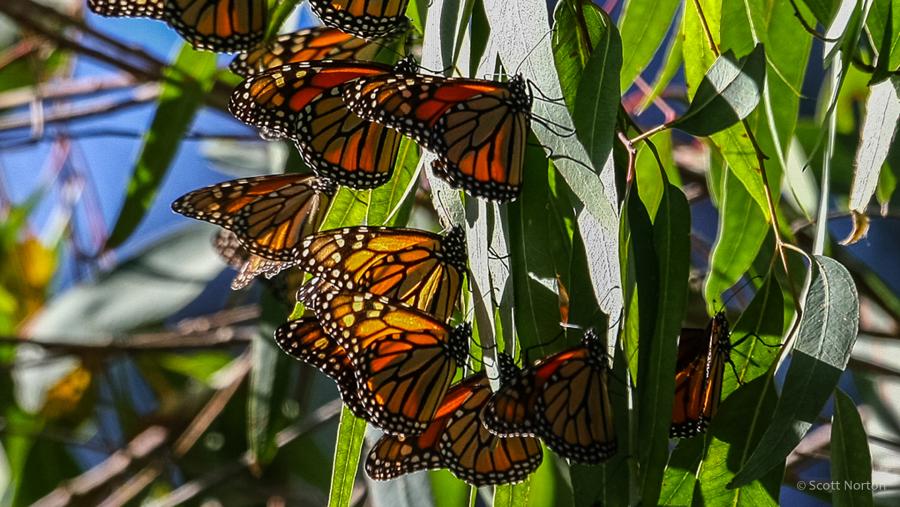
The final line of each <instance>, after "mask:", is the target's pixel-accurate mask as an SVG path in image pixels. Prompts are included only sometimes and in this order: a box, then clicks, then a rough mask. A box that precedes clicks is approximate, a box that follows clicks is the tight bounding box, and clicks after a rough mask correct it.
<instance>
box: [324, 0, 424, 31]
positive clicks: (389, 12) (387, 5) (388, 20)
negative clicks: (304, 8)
mask: <svg viewBox="0 0 900 507" xmlns="http://www.w3.org/2000/svg"><path fill="white" fill-rule="evenodd" d="M408 4H409V0H309V6H310V7H312V10H313V12H315V13H316V15H318V16H319V19H321V20H322V23H324V24H326V25H328V26H331V27H334V28H339V29H341V31H344V32H347V33H349V34H353V35H356V36H358V37H362V38H364V39H372V38H374V37H381V36H384V35H388V34H390V33H394V32H397V31H400V30H405V29H407V28H408V27H409V20H408V19H407V18H406V16H404V15H403V14H404V13H405V12H406V6H407V5H408Z"/></svg>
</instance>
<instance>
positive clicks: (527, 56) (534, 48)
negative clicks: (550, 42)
mask: <svg viewBox="0 0 900 507" xmlns="http://www.w3.org/2000/svg"><path fill="white" fill-rule="evenodd" d="M553 32H554V29H553V28H551V29H549V30H547V33H545V34H544V35H543V36H542V37H541V38H540V39H539V40H538V41H537V43H535V45H534V46H533V47H532V48H531V49H529V50H528V52H527V53H525V56H524V57H522V61H520V62H519V64H518V65H516V71H515V72H513V74H518V73H519V71H520V70H521V69H522V65H523V64H524V63H525V62H526V61H528V58H530V57H531V53H534V51H535V50H536V49H537V48H538V47H539V46H540V45H541V43H542V42H544V39H546V38H547V36H548V35H550V34H551V33H553Z"/></svg>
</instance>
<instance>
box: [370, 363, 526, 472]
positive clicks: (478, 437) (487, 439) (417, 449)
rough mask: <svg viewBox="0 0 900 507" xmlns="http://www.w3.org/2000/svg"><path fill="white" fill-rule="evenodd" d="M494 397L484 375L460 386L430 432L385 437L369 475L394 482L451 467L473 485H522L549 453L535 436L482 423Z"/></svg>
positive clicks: (372, 459) (373, 455)
mask: <svg viewBox="0 0 900 507" xmlns="http://www.w3.org/2000/svg"><path fill="white" fill-rule="evenodd" d="M490 396H491V388H490V384H489V383H488V379H487V377H486V376H485V375H484V374H483V373H476V374H474V375H470V376H469V377H467V378H465V379H463V380H461V381H460V382H458V383H456V384H454V385H453V386H452V387H451V388H450V390H449V391H448V392H447V395H446V396H444V399H443V400H442V401H441V404H440V407H439V408H438V411H437V413H436V414H435V417H434V420H433V421H432V422H431V423H430V424H429V425H428V427H427V428H426V429H425V431H424V432H422V434H420V435H414V436H406V437H402V436H394V435H384V436H382V437H381V439H380V440H378V442H377V443H376V444H375V446H374V447H373V448H372V451H371V452H370V453H369V456H368V458H366V472H367V473H368V474H369V476H370V477H372V478H373V479H376V480H388V479H393V478H395V477H399V476H401V475H403V474H408V473H412V472H416V471H418V470H426V469H436V468H447V469H449V470H450V471H451V472H453V474H454V475H456V476H457V477H459V478H460V479H462V480H464V481H466V482H467V483H469V484H472V485H473V486H487V485H492V484H505V483H510V482H519V481H522V480H524V479H525V478H526V477H528V475H529V474H531V473H532V472H534V471H535V470H536V469H537V467H538V466H540V464H541V461H542V460H543V451H542V450H541V444H540V442H539V441H538V440H537V439H536V438H533V437H509V438H501V437H497V436H495V435H493V434H491V433H490V432H489V431H488V430H487V428H485V427H484V424H482V422H481V409H482V407H483V406H484V404H485V403H487V401H488V399H489V398H490Z"/></svg>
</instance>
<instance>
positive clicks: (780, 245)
mask: <svg viewBox="0 0 900 507" xmlns="http://www.w3.org/2000/svg"><path fill="white" fill-rule="evenodd" d="M693 2H694V7H695V8H696V9H697V16H698V17H699V18H700V24H701V25H702V26H703V30H704V32H705V33H706V37H707V41H708V42H709V47H710V50H711V51H712V52H713V54H715V56H716V58H718V57H719V56H720V53H719V48H718V46H717V45H716V41H715V38H714V37H713V34H712V31H711V30H710V28H709V23H708V22H707V20H706V14H705V13H704V12H703V7H702V6H701V5H700V1H699V0H693ZM741 125H742V126H743V127H744V131H745V132H746V133H747V138H748V139H749V140H750V144H751V145H752V146H753V151H754V152H756V160H757V162H758V163H759V174H760V177H762V183H763V188H764V189H765V194H766V206H767V207H768V209H769V215H770V216H771V217H772V233H773V234H774V236H775V251H776V252H777V253H778V256H779V257H780V258H781V264H782V267H783V268H784V274H785V277H786V278H787V280H788V288H789V289H790V291H791V294H792V295H793V298H794V309H795V310H796V311H797V315H798V317H799V315H800V313H801V312H802V308H801V306H800V296H799V293H798V292H797V288H796V286H795V285H794V280H793V279H792V278H791V273H790V268H789V267H788V262H787V256H786V255H785V253H784V245H785V242H784V240H783V239H782V238H781V233H780V231H779V226H780V224H779V223H778V214H777V213H776V211H775V199H774V197H773V196H772V188H771V186H770V185H769V178H768V176H767V175H766V159H768V157H767V156H766V154H765V153H764V152H763V150H762V147H760V145H759V143H758V142H757V140H756V136H755V135H754V134H753V129H752V128H751V127H750V122H748V121H747V119H746V118H743V119H742V120H741Z"/></svg>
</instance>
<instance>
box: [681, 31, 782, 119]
mask: <svg viewBox="0 0 900 507" xmlns="http://www.w3.org/2000/svg"><path fill="white" fill-rule="evenodd" d="M765 75H766V57H765V51H764V49H763V47H762V45H758V46H756V48H755V49H754V50H753V52H752V53H750V54H749V55H748V56H747V57H746V58H743V59H741V60H739V61H738V60H736V59H735V57H734V55H733V54H732V53H725V54H723V55H722V56H720V57H719V58H717V59H716V61H715V63H713V65H712V67H710V69H709V71H707V73H706V75H705V76H704V78H703V80H702V81H701V82H700V85H699V87H698V88H697V93H696V94H695V95H694V98H693V99H692V100H691V105H690V106H689V107H688V110H687V111H685V113H684V114H683V115H681V117H679V118H678V119H676V120H675V121H673V122H671V123H670V124H669V126H670V127H672V128H677V129H679V130H683V131H685V132H687V133H689V134H692V135H695V136H709V135H711V134H714V133H716V132H719V131H721V130H724V129H726V128H728V127H730V126H731V125H734V124H735V123H737V122H739V121H740V120H742V119H744V118H746V117H747V115H749V114H750V113H751V112H753V110H754V109H756V106H757V104H759V99H760V97H761V95H762V89H763V80H764V79H765Z"/></svg>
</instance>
